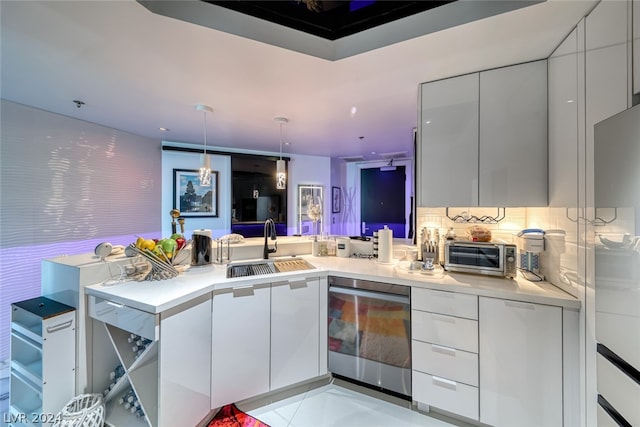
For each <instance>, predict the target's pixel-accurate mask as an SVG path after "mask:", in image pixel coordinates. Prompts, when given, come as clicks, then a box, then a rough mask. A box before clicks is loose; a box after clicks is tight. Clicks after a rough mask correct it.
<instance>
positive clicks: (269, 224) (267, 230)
mask: <svg viewBox="0 0 640 427" xmlns="http://www.w3.org/2000/svg"><path fill="white" fill-rule="evenodd" d="M267 236H268V237H270V238H271V240H276V238H277V236H276V224H275V223H274V222H273V220H272V219H271V218H269V219H267V220H266V221H265V222H264V250H263V252H262V255H263V257H264V259H269V254H274V253H276V251H277V250H278V242H275V243H274V246H273V249H271V248H269V245H268V243H267Z"/></svg>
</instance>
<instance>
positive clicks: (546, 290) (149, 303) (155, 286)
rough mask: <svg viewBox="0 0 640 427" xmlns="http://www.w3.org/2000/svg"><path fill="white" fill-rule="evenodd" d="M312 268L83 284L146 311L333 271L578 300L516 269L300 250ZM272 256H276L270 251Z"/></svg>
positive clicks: (572, 305)
mask: <svg viewBox="0 0 640 427" xmlns="http://www.w3.org/2000/svg"><path fill="white" fill-rule="evenodd" d="M301 258H304V259H306V260H307V261H308V262H309V263H311V264H312V265H313V266H315V267H316V268H315V269H314V270H304V271H297V272H288V273H277V274H269V275H259V276H253V277H248V278H247V277H244V278H233V279H228V278H227V277H226V271H227V268H226V265H210V266H204V267H192V268H189V269H187V271H185V272H184V273H181V274H180V275H179V276H178V277H176V278H174V279H170V280H162V281H143V282H135V281H127V282H121V283H117V284H113V285H105V284H96V285H91V286H87V287H86V288H85V290H86V293H87V294H89V295H94V296H97V297H100V298H105V299H109V300H111V301H114V302H118V303H121V304H125V305H127V306H129V307H133V308H137V309H140V310H143V311H146V312H149V313H161V312H163V311H165V310H168V309H170V308H173V307H176V306H178V305H180V304H182V303H185V302H187V301H190V300H192V299H193V298H196V297H198V296H201V295H204V294H207V293H209V292H212V291H215V290H220V289H228V288H234V287H243V286H248V285H252V284H257V283H274V282H280V281H284V280H289V279H293V278H299V277H309V276H321V277H323V276H328V275H336V276H343V277H348V278H354V279H365V280H373V281H384V282H386V283H392V284H399V285H407V286H412V287H415V288H429V289H437V290H444V291H453V292H460V293H467V294H473V295H480V296H487V297H496V298H503V299H513V300H518V301H525V302H532V303H538V304H549V305H556V306H562V307H564V308H568V309H574V310H578V309H580V301H579V300H578V299H577V298H575V297H573V296H571V295H569V294H568V293H566V292H564V291H563V290H561V289H559V288H557V287H555V286H554V285H552V284H550V283H548V282H530V281H528V280H526V279H524V278H523V277H521V276H520V275H519V276H518V277H517V278H516V279H512V280H511V279H505V278H499V277H489V276H481V275H473V274H465V273H447V272H442V271H438V272H435V273H434V274H424V273H421V272H409V271H406V270H403V269H401V268H399V267H398V266H397V265H396V264H395V263H394V264H391V265H383V264H381V263H379V262H377V261H375V260H369V259H359V258H338V257H314V256H311V255H303V256H301ZM274 259H278V257H275V258H274Z"/></svg>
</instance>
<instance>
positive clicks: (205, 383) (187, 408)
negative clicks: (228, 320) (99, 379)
mask: <svg viewBox="0 0 640 427" xmlns="http://www.w3.org/2000/svg"><path fill="white" fill-rule="evenodd" d="M158 364H159V374H158V378H159V380H160V386H159V387H158V389H157V391H156V390H154V391H153V392H157V393H158V395H159V402H158V411H159V417H158V418H159V422H158V425H159V426H163V427H171V426H178V425H197V424H198V423H199V422H200V421H202V419H203V418H205V417H206V416H207V415H208V414H209V412H210V410H211V295H210V294H207V295H204V296H202V297H199V298H195V299H194V300H192V301H189V302H187V303H185V304H182V305H180V306H178V307H176V308H174V309H171V310H167V311H164V312H162V314H161V315H160V350H159V355H158Z"/></svg>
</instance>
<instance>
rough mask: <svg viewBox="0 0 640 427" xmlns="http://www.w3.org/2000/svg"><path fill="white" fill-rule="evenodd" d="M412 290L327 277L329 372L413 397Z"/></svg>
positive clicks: (397, 286)
mask: <svg viewBox="0 0 640 427" xmlns="http://www.w3.org/2000/svg"><path fill="white" fill-rule="evenodd" d="M410 295H411V288H410V287H408V286H402V285H393V284H388V283H381V282H372V281H368V280H357V279H347V278H344V277H335V276H329V371H331V373H332V374H333V375H334V376H335V377H337V378H344V379H347V380H353V381H356V382H358V383H362V384H364V385H367V386H371V387H373V388H375V389H379V390H381V391H385V392H391V394H396V395H400V397H405V398H410V397H411V300H410Z"/></svg>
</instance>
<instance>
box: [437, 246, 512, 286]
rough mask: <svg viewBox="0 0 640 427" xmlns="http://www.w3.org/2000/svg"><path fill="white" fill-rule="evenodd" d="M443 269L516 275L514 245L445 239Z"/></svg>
mask: <svg viewBox="0 0 640 427" xmlns="http://www.w3.org/2000/svg"><path fill="white" fill-rule="evenodd" d="M444 269H445V270H447V271H457V272H462V273H475V274H485V275H489V276H502V277H507V278H510V279H512V278H514V277H516V273H517V267H516V245H512V244H508V243H492V242H471V241H466V240H447V241H445V244H444Z"/></svg>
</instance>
